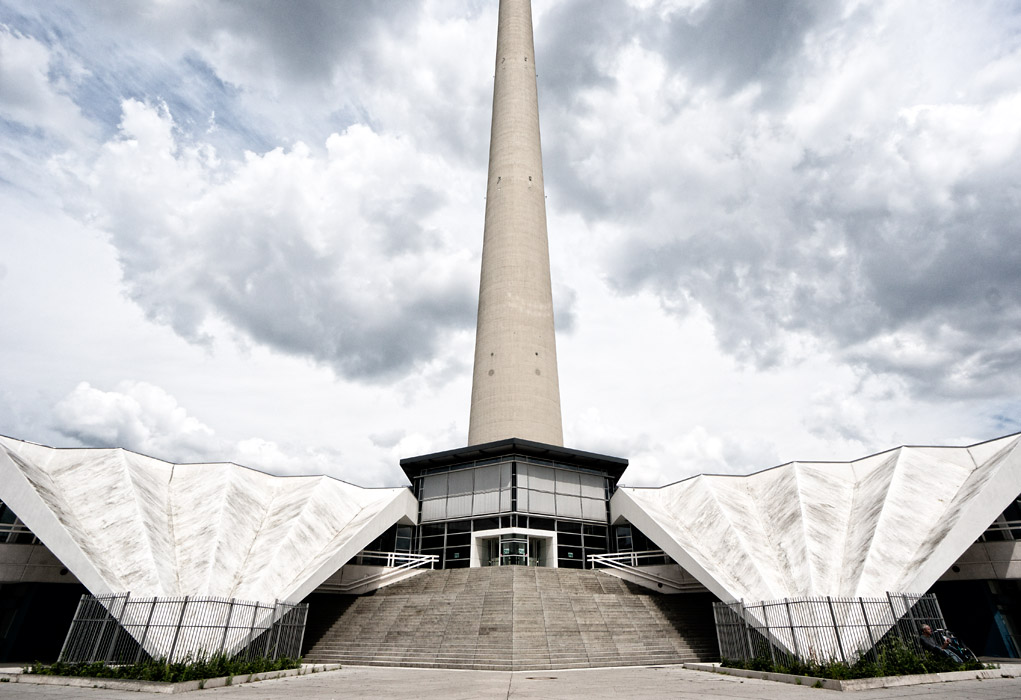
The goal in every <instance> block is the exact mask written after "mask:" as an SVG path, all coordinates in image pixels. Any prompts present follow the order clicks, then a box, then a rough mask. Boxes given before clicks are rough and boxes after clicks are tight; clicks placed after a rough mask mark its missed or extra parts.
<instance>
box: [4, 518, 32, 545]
mask: <svg viewBox="0 0 1021 700" xmlns="http://www.w3.org/2000/svg"><path fill="white" fill-rule="evenodd" d="M19 535H29V539H30V541H29V542H23V543H22V544H37V543H38V542H39V540H38V538H36V537H35V535H34V534H33V532H32V531H31V530H29V529H28V527H27V526H26V525H25V524H24V523H22V522H21V521H20V520H15V521H14V522H13V523H0V543H3V542H16V541H17V538H18V536H19Z"/></svg>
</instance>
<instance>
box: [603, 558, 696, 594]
mask: <svg viewBox="0 0 1021 700" xmlns="http://www.w3.org/2000/svg"><path fill="white" fill-rule="evenodd" d="M588 560H589V563H590V564H591V565H592V568H596V567H606V568H608V569H617V570H618V571H625V572H627V573H629V574H632V575H634V576H637V577H639V578H642V579H645V580H646V581H651V582H652V583H655V584H658V585H661V586H662V587H663V588H667V587H669V588H672V589H674V590H675V591H701V590H703V586H702V584H701V583H699V582H698V581H690V582H689V581H677V580H676V579H671V578H667V577H666V576H660V575H659V574H654V573H652V572H651V571H648V570H647V569H646V568H645V567H648V566H655V565H656V564H669V563H671V559H670V557H669V556H668V555H667V553H666V552H664V551H663V550H661V549H650V550H646V551H644V552H612V553H607V554H590V555H588ZM654 560H658V561H654Z"/></svg>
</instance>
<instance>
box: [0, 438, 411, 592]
mask: <svg viewBox="0 0 1021 700" xmlns="http://www.w3.org/2000/svg"><path fill="white" fill-rule="evenodd" d="M0 500H3V501H4V502H5V503H7V504H8V505H9V506H10V507H11V509H12V510H13V511H14V512H15V513H17V514H18V517H19V518H20V519H21V520H22V521H23V522H24V523H25V524H26V525H27V526H28V527H29V529H31V530H32V532H34V533H35V535H36V536H37V537H38V538H39V539H40V540H42V542H43V543H44V544H45V545H46V546H47V547H48V548H49V549H50V550H51V551H52V552H53V553H54V555H56V557H57V558H58V559H60V561H61V562H63V563H64V565H65V566H66V567H67V568H68V569H70V570H71V572H72V573H74V575H75V576H76V577H77V578H78V580H79V581H81V582H82V583H83V584H85V586H86V587H87V588H88V589H89V590H90V591H91V592H92V593H93V594H95V595H102V594H106V593H125V592H129V593H131V595H132V596H144V597H148V596H184V595H192V596H195V595H210V596H223V597H228V598H240V599H248V600H263V601H270V600H281V601H289V602H297V601H299V600H301V599H302V598H304V597H305V595H307V594H308V593H310V592H311V591H312V590H314V589H315V588H316V587H317V586H318V585H319V584H320V583H322V582H323V581H324V580H325V579H326V578H327V577H329V576H330V575H331V574H333V573H334V572H335V571H336V570H337V569H339V568H340V567H341V566H343V565H344V563H346V562H347V561H348V560H349V559H351V557H353V556H354V555H355V554H357V553H358V552H359V551H361V550H362V549H363V548H364V547H365V546H366V545H368V544H369V543H370V542H371V541H372V540H373V539H375V538H376V537H378V536H379V534H380V533H382V532H383V531H385V530H386V529H387V528H388V527H390V526H391V525H393V524H394V523H396V522H398V521H403V522H406V523H414V522H415V521H416V519H417V512H418V510H417V508H418V507H417V502H416V501H415V498H414V496H413V495H412V494H411V492H410V491H409V490H408V489H406V488H387V489H366V488H361V487H358V486H354V485H351V484H347V483H345V482H342V481H338V480H336V479H332V478H329V477H325V476H303V477H278V476H272V475H270V474H265V473H262V472H258V471H255V470H252V469H248V468H245V467H241V466H238V465H236V464H223V463H221V464H183V465H182V464H171V463H169V462H164V461H161V460H158V459H153V458H152V457H146V456H144V455H140V454H137V453H134V452H129V451H127V450H123V449H54V448H51V447H44V446H42V445H36V444H33V443H28V442H22V441H20V440H14V439H11V438H7V437H2V436H0Z"/></svg>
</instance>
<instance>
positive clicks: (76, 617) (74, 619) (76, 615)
mask: <svg viewBox="0 0 1021 700" xmlns="http://www.w3.org/2000/svg"><path fill="white" fill-rule="evenodd" d="M89 597H90V596H89V594H88V593H83V594H82V597H81V599H80V600H79V601H78V608H77V609H76V610H75V611H74V617H72V618H71V627H70V629H68V630H67V636H66V637H64V643H63V644H62V645H61V646H60V656H58V657H57V658H58V659H59V660H61V661H65V659H64V654H65V653H66V652H67V643H68V642H69V641H70V640H71V637H72V634H71V633H72V632H74V629H75V626H76V625H77V624H79V618H80V617H81V614H82V605H83V604H84V603H85V599H86V598H89Z"/></svg>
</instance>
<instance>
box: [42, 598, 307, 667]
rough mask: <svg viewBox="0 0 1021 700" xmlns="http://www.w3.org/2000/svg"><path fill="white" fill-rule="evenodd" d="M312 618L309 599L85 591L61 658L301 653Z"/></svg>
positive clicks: (107, 659)
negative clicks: (263, 600)
mask: <svg viewBox="0 0 1021 700" xmlns="http://www.w3.org/2000/svg"><path fill="white" fill-rule="evenodd" d="M307 617H308V605H307V604H301V605H292V604H289V603H279V602H277V603H259V602H253V601H246V600H236V599H233V598H215V597H202V598H200V597H189V596H185V597H183V598H131V597H130V596H129V595H109V596H99V597H93V596H91V595H88V594H85V595H83V596H82V599H81V601H80V602H79V603H78V610H77V611H76V612H75V616H74V620H73V621H72V622H71V628H70V629H69V630H68V632H67V637H66V638H65V640H64V646H63V649H61V652H60V660H61V661H66V662H70V663H76V662H88V663H92V662H105V663H111V664H122V663H134V662H138V661H142V660H144V659H163V660H167V661H184V660H188V659H198V658H202V657H206V658H208V657H210V656H213V655H219V654H223V655H226V656H229V657H231V658H240V659H252V658H259V657H268V658H272V659H277V658H282V657H288V658H298V657H299V656H300V655H301V644H302V641H303V638H304V635H305V621H306V618H307Z"/></svg>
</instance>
